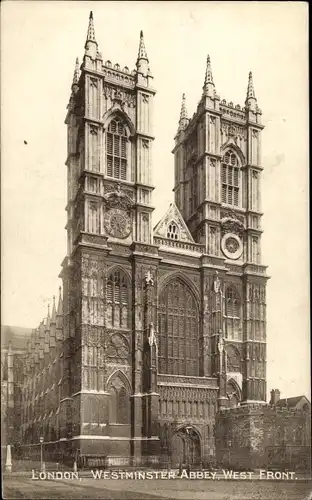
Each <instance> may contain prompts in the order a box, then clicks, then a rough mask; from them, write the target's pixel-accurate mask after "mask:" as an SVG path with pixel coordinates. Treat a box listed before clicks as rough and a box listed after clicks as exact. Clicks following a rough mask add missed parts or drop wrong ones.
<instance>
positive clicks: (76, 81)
mask: <svg viewBox="0 0 312 500" xmlns="http://www.w3.org/2000/svg"><path fill="white" fill-rule="evenodd" d="M78 82H79V59H78V57H77V58H76V63H75V71H74V76H73V83H72V87H73V86H74V85H77V84H78Z"/></svg>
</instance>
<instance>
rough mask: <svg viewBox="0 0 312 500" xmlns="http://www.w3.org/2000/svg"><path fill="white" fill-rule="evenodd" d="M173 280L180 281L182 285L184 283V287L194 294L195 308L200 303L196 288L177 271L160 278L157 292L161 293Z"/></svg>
mask: <svg viewBox="0 0 312 500" xmlns="http://www.w3.org/2000/svg"><path fill="white" fill-rule="evenodd" d="M173 280H180V281H181V282H182V283H184V285H185V286H187V287H188V288H189V289H190V290H191V291H192V293H193V294H194V296H195V298H196V304H197V306H198V305H199V301H200V295H199V290H198V288H197V287H196V285H195V284H194V282H193V281H191V280H190V279H189V278H188V277H187V276H185V274H184V273H183V272H181V271H179V270H177V271H172V272H171V273H169V274H166V275H165V276H163V277H162V278H160V280H159V290H160V292H159V293H161V290H162V289H163V288H164V287H165V286H166V285H167V284H168V283H170V281H173Z"/></svg>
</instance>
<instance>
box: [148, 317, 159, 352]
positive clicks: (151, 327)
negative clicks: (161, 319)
mask: <svg viewBox="0 0 312 500" xmlns="http://www.w3.org/2000/svg"><path fill="white" fill-rule="evenodd" d="M148 343H149V345H150V347H152V346H153V345H155V347H156V346H157V343H156V333H155V329H154V325H153V323H150V325H149V337H148Z"/></svg>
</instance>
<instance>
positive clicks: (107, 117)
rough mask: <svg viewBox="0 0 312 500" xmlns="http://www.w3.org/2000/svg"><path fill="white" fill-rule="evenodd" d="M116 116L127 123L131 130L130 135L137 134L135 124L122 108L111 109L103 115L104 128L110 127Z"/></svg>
mask: <svg viewBox="0 0 312 500" xmlns="http://www.w3.org/2000/svg"><path fill="white" fill-rule="evenodd" d="M114 118H119V119H120V120H121V121H122V122H123V123H125V124H126V125H127V128H128V131H129V137H132V136H134V135H135V126H134V124H133V122H132V120H131V119H130V117H129V116H128V115H127V114H126V113H125V112H124V111H122V110H121V109H118V108H116V109H110V110H108V111H107V112H106V113H104V115H103V122H104V123H103V128H104V130H107V129H108V126H109V124H110V122H111V121H112V120H114Z"/></svg>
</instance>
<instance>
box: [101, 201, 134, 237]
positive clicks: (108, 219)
mask: <svg viewBox="0 0 312 500" xmlns="http://www.w3.org/2000/svg"><path fill="white" fill-rule="evenodd" d="M104 226H105V229H106V231H107V233H108V234H110V235H111V236H114V237H115V238H121V239H123V238H127V236H129V234H130V232H131V218H130V217H129V215H128V214H127V212H126V211H125V210H120V209H119V208H112V209H111V210H109V211H108V212H106V213H105V215H104Z"/></svg>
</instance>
